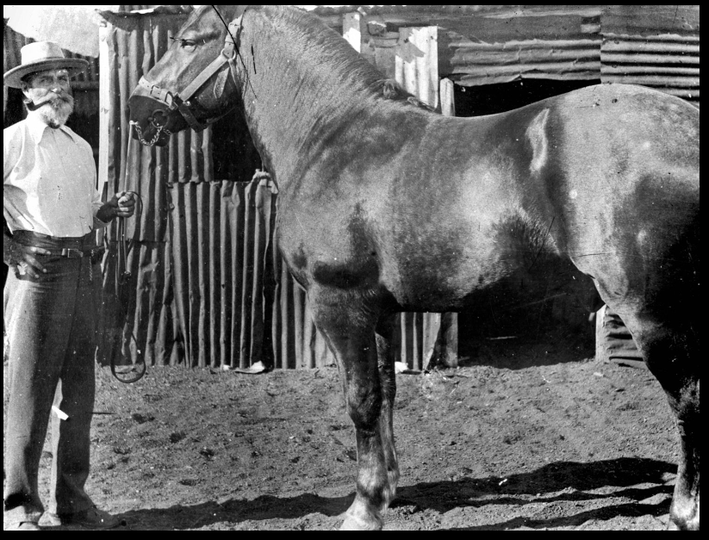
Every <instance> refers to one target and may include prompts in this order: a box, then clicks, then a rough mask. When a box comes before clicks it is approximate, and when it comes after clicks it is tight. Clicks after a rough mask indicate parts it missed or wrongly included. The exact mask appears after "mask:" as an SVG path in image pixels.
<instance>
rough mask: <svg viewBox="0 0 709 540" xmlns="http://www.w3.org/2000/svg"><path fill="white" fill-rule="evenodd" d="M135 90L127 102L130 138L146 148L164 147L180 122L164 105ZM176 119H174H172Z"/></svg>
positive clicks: (141, 91)
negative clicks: (130, 128)
mask: <svg viewBox="0 0 709 540" xmlns="http://www.w3.org/2000/svg"><path fill="white" fill-rule="evenodd" d="M145 94H146V92H145V91H144V90H143V89H142V88H137V89H136V91H135V92H133V94H132V95H131V97H130V99H129V100H128V107H129V108H130V118H131V121H130V124H131V127H132V128H133V129H132V131H131V136H132V137H133V138H134V139H138V140H139V141H140V142H141V143H142V144H144V145H146V146H165V145H166V144H167V143H168V141H169V139H170V135H172V133H173V132H174V131H176V129H175V127H176V126H177V123H178V122H179V120H180V117H179V115H176V114H175V113H173V111H171V110H170V109H169V108H168V107H167V106H166V105H165V104H163V103H162V102H160V101H157V100H155V99H154V98H152V97H150V96H149V95H145ZM174 117H176V118H174Z"/></svg>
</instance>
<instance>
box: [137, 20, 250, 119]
mask: <svg viewBox="0 0 709 540" xmlns="http://www.w3.org/2000/svg"><path fill="white" fill-rule="evenodd" d="M240 34H241V17H238V18H236V19H234V20H233V21H231V22H230V23H229V26H228V28H227V35H226V38H225V40H224V48H223V49H222V51H221V53H220V54H219V56H217V58H215V59H214V60H213V61H212V63H211V64H209V65H208V66H207V67H206V68H204V70H203V71H202V72H201V73H200V74H199V75H198V76H197V77H196V78H195V80H194V81H192V82H191V83H190V84H189V85H187V88H185V89H184V90H183V91H182V92H179V93H177V92H175V93H173V92H170V91H169V90H165V89H164V88H160V87H159V86H158V85H157V84H153V83H151V82H150V81H149V80H148V79H146V78H145V76H143V77H141V78H140V80H139V81H138V85H139V86H142V87H143V88H145V89H146V90H148V93H149V97H151V98H152V99H155V100H157V101H160V102H161V103H164V104H165V105H167V107H168V108H169V109H170V110H171V111H178V112H179V113H180V114H182V116H183V117H184V119H185V120H187V123H188V124H189V125H190V127H191V128H192V129H193V130H195V131H202V130H203V129H204V128H206V127H207V126H208V125H209V124H210V123H212V122H207V123H206V124H202V123H200V122H199V121H198V120H197V119H196V118H195V117H194V114H193V113H192V110H191V109H190V107H191V104H190V102H189V99H190V98H191V97H192V96H193V95H194V94H195V93H196V92H197V90H199V89H200V88H201V87H202V86H203V85H204V83H206V82H207V81H208V80H209V79H210V78H211V77H212V76H213V75H214V74H215V73H217V72H218V71H219V70H220V69H222V66H223V65H224V64H226V63H227V62H228V63H229V67H230V69H231V72H232V77H234V82H236V77H235V66H234V63H235V59H236V55H237V54H238V50H239V36H240ZM232 36H234V37H233V40H232Z"/></svg>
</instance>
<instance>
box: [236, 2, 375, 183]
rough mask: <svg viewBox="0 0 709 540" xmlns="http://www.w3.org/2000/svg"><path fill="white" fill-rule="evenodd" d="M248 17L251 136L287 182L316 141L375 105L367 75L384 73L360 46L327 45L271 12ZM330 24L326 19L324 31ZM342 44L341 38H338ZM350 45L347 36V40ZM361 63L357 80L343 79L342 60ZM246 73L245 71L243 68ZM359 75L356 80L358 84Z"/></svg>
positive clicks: (245, 43)
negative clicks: (363, 55)
mask: <svg viewBox="0 0 709 540" xmlns="http://www.w3.org/2000/svg"><path fill="white" fill-rule="evenodd" d="M254 19H256V21H254V22H245V28H246V27H247V24H248V25H249V26H248V28H249V31H248V32H244V36H243V37H242V41H241V46H240V52H241V56H242V61H243V64H242V65H241V68H242V70H245V71H246V74H245V75H244V76H242V79H243V80H242V96H243V97H242V99H243V103H244V111H245V116H246V120H247V124H248V125H249V130H250V132H251V136H252V138H253V140H254V143H255V144H256V147H257V149H258V151H259V153H260V154H261V156H262V158H263V160H264V162H265V163H266V165H267V167H269V169H270V171H271V172H272V173H273V172H275V171H278V174H279V176H281V179H280V180H279V182H281V183H282V182H283V180H284V179H283V177H282V176H283V175H285V176H287V175H288V174H289V173H290V172H292V171H293V169H294V168H297V167H298V166H302V165H303V163H307V161H308V159H310V156H311V155H312V152H314V151H315V149H314V148H313V144H316V143H317V141H319V140H321V139H322V135H323V134H324V133H326V132H329V131H332V130H333V129H336V128H337V126H338V125H342V124H344V123H345V122H347V118H351V117H352V115H354V114H356V113H357V111H365V110H370V111H371V109H372V105H373V101H374V97H373V92H371V91H367V90H366V84H367V81H373V80H376V79H381V77H382V76H381V75H380V74H379V73H378V72H377V71H376V70H375V69H374V68H373V67H372V66H371V65H370V64H369V63H368V62H367V61H366V60H364V59H363V58H361V57H359V55H357V53H356V52H355V51H354V49H352V50H351V54H350V51H349V50H348V49H347V48H342V47H339V46H338V47H337V48H338V50H340V52H341V54H337V53H335V54H333V52H332V51H329V52H328V51H325V50H323V47H322V45H321V44H320V43H313V42H312V40H310V41H309V40H308V39H307V37H306V36H305V35H304V34H303V32H302V31H300V30H299V29H298V28H297V27H294V26H289V25H287V24H279V25H278V27H277V28H274V23H273V21H272V20H271V19H270V18H267V17H265V16H259V17H254ZM325 30H326V27H325V26H324V25H323V31H325ZM338 45H339V44H338ZM345 45H346V42H345ZM340 62H342V63H345V64H347V65H349V66H351V67H353V68H356V71H357V73H358V75H356V76H355V75H354V74H352V81H353V82H352V84H348V83H347V82H345V81H343V79H342V75H341V73H342V70H339V71H338V69H337V68H338V67H341V65H339V64H338V63H340ZM242 75H243V71H242ZM354 81H356V84H354Z"/></svg>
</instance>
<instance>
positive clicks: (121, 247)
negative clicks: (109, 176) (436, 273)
mask: <svg viewBox="0 0 709 540" xmlns="http://www.w3.org/2000/svg"><path fill="white" fill-rule="evenodd" d="M131 142H132V139H131V134H130V133H128V149H127V150H126V162H125V176H124V185H126V186H127V185H128V183H127V180H128V168H129V167H130V150H131V147H132V146H133V145H132V144H131ZM133 195H135V197H136V199H137V204H138V209H137V210H138V214H137V215H138V216H140V215H141V214H142V212H143V201H142V199H141V198H140V195H138V194H137V193H135V192H133ZM136 217H137V216H136ZM125 221H126V220H125V218H119V221H118V233H117V234H118V260H117V261H116V275H117V279H116V283H117V287H118V290H117V291H116V292H117V294H116V297H117V301H118V304H119V306H120V308H121V311H122V312H123V314H124V316H123V325H122V326H123V328H125V326H126V325H127V324H128V306H127V305H123V302H122V300H123V299H122V298H121V296H122V295H121V291H122V289H123V288H125V287H127V286H129V285H130V282H131V277H132V275H131V273H130V271H129V270H128V268H127V266H128V252H129V251H130V249H131V248H132V247H133V246H132V244H131V246H130V247H128V240H127V239H126V223H125ZM121 261H123V271H122V272H121V271H120V266H121ZM130 335H131V338H132V339H133V343H135V345H136V352H137V355H138V360H139V362H138V365H140V366H141V369H140V370H136V368H135V364H134V365H132V366H131V367H130V369H129V370H126V371H120V372H119V371H117V370H116V355H115V354H112V355H111V373H112V374H113V376H114V377H115V378H116V379H118V380H119V381H121V382H122V383H125V384H130V383H134V382H137V381H139V380H140V379H142V378H143V375H145V372H146V371H147V366H146V365H145V356H144V351H141V350H140V348H138V340H137V339H136V337H135V334H134V333H133V330H132V329H131V330H130ZM122 341H123V340H121V356H123V357H124V358H125V355H124V354H123V347H122V345H123V343H122ZM130 373H134V375H132V376H130V377H124V375H127V374H130ZM119 375H120V376H119Z"/></svg>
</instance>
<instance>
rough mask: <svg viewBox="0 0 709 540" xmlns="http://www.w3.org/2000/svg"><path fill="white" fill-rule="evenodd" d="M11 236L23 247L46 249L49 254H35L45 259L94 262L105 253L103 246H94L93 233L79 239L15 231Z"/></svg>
mask: <svg viewBox="0 0 709 540" xmlns="http://www.w3.org/2000/svg"><path fill="white" fill-rule="evenodd" d="M13 236H14V238H15V240H16V241H17V242H18V243H20V244H23V245H25V246H33V247H38V248H42V249H46V250H47V251H49V253H44V254H40V253H38V254H37V255H43V256H45V257H65V258H67V259H81V258H83V257H91V258H92V260H94V261H96V260H98V258H99V256H101V255H102V254H103V253H104V251H105V248H104V247H103V246H97V245H96V241H95V239H94V235H93V233H88V234H86V235H84V236H81V237H55V236H48V235H46V234H41V233H36V232H32V231H23V230H19V231H15V233H13Z"/></svg>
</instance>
